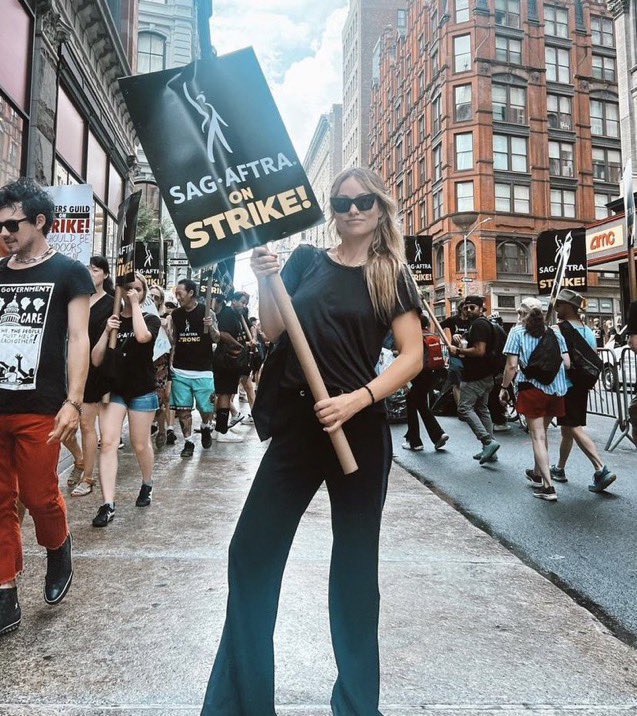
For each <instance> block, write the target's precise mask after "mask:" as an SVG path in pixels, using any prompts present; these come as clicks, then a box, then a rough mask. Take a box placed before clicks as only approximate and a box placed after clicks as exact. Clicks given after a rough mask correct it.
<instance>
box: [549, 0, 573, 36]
mask: <svg viewBox="0 0 637 716" xmlns="http://www.w3.org/2000/svg"><path fill="white" fill-rule="evenodd" d="M544 32H545V34H547V35H553V37H568V10H567V9H566V8H562V7H553V6H552V5H545V6H544Z"/></svg>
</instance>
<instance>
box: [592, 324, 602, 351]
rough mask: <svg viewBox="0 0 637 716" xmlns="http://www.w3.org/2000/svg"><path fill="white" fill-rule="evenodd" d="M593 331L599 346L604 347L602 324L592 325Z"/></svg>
mask: <svg viewBox="0 0 637 716" xmlns="http://www.w3.org/2000/svg"><path fill="white" fill-rule="evenodd" d="M591 331H593V335H594V336H595V345H596V346H597V347H598V348H603V347H604V331H603V330H602V328H601V326H591Z"/></svg>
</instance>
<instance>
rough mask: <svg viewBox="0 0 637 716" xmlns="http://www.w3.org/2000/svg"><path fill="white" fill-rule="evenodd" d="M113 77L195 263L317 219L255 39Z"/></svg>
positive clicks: (212, 259)
mask: <svg viewBox="0 0 637 716" xmlns="http://www.w3.org/2000/svg"><path fill="white" fill-rule="evenodd" d="M120 85H121V88H122V92H123V94H124V98H125V99H126V104H127V105H128V109H129V111H130V114H131V117H132V119H133V123H134V125H135V129H136V131H137V135H138V137H139V139H140V141H141V143H142V147H143V148H144V153H145V154H146V157H147V159H148V162H149V164H150V167H151V169H152V171H153V174H154V176H155V179H156V180H157V184H158V186H159V189H160V191H161V195H162V197H163V199H164V202H165V203H166V206H167V207H168V211H169V212H170V215H171V218H172V220H173V223H174V225H175V229H176V230H177V234H178V236H179V238H180V240H181V242H182V244H183V247H184V250H185V251H186V255H187V256H188V259H189V261H190V265H191V266H192V268H193V269H198V268H203V267H204V266H209V265H211V264H213V263H216V262H218V261H221V260H223V259H225V258H228V257H230V256H234V255H235V254H237V253H240V252H242V251H247V250H249V249H251V248H253V247H255V246H259V245H261V244H265V243H266V242H268V241H276V240H277V239H282V238H284V237H286V236H289V235H291V234H294V233H297V232H299V231H302V230H303V229H306V228H308V227H310V226H314V225H315V224H318V223H321V222H322V221H323V220H324V219H323V213H322V211H321V209H320V207H319V205H318V202H317V200H316V197H315V196H314V192H313V191H312V188H311V186H310V183H309V181H308V178H307V176H306V174H305V171H304V169H303V166H302V165H301V163H300V162H299V159H298V157H297V155H296V152H295V150H294V147H293V146H292V143H291V141H290V138H289V136H288V133H287V131H286V129H285V126H284V125H283V122H282V121H281V117H280V115H279V111H278V109H277V107H276V104H275V103H274V100H273V98H272V94H271V93H270V90H269V88H268V85H267V83H266V81H265V77H264V76H263V72H262V71H261V68H260V66H259V63H258V61H257V58H256V56H255V54H254V51H253V50H252V48H247V49H244V50H239V51H238V52H233V53H231V54H229V55H225V56H223V57H218V58H213V59H209V60H199V61H196V62H193V63H191V64H190V65H187V66H185V67H177V68H173V69H170V70H164V71H161V72H153V73H150V74H143V75H135V76H133V77H126V78H123V79H120Z"/></svg>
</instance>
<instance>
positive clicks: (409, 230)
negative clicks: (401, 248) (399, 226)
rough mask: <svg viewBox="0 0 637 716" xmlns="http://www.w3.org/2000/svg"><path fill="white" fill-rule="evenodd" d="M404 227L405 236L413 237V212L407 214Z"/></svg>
mask: <svg viewBox="0 0 637 716" xmlns="http://www.w3.org/2000/svg"><path fill="white" fill-rule="evenodd" d="M406 227H407V236H413V235H414V212H413V211H408V212H407V221H406Z"/></svg>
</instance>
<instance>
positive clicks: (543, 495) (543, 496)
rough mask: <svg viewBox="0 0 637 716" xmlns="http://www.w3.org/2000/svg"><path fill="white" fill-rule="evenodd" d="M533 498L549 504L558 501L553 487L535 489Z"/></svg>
mask: <svg viewBox="0 0 637 716" xmlns="http://www.w3.org/2000/svg"><path fill="white" fill-rule="evenodd" d="M533 497H537V498H538V500H546V501H547V502H555V501H556V500H557V493H556V492H555V488H554V487H553V485H551V487H537V488H536V487H534V488H533Z"/></svg>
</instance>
